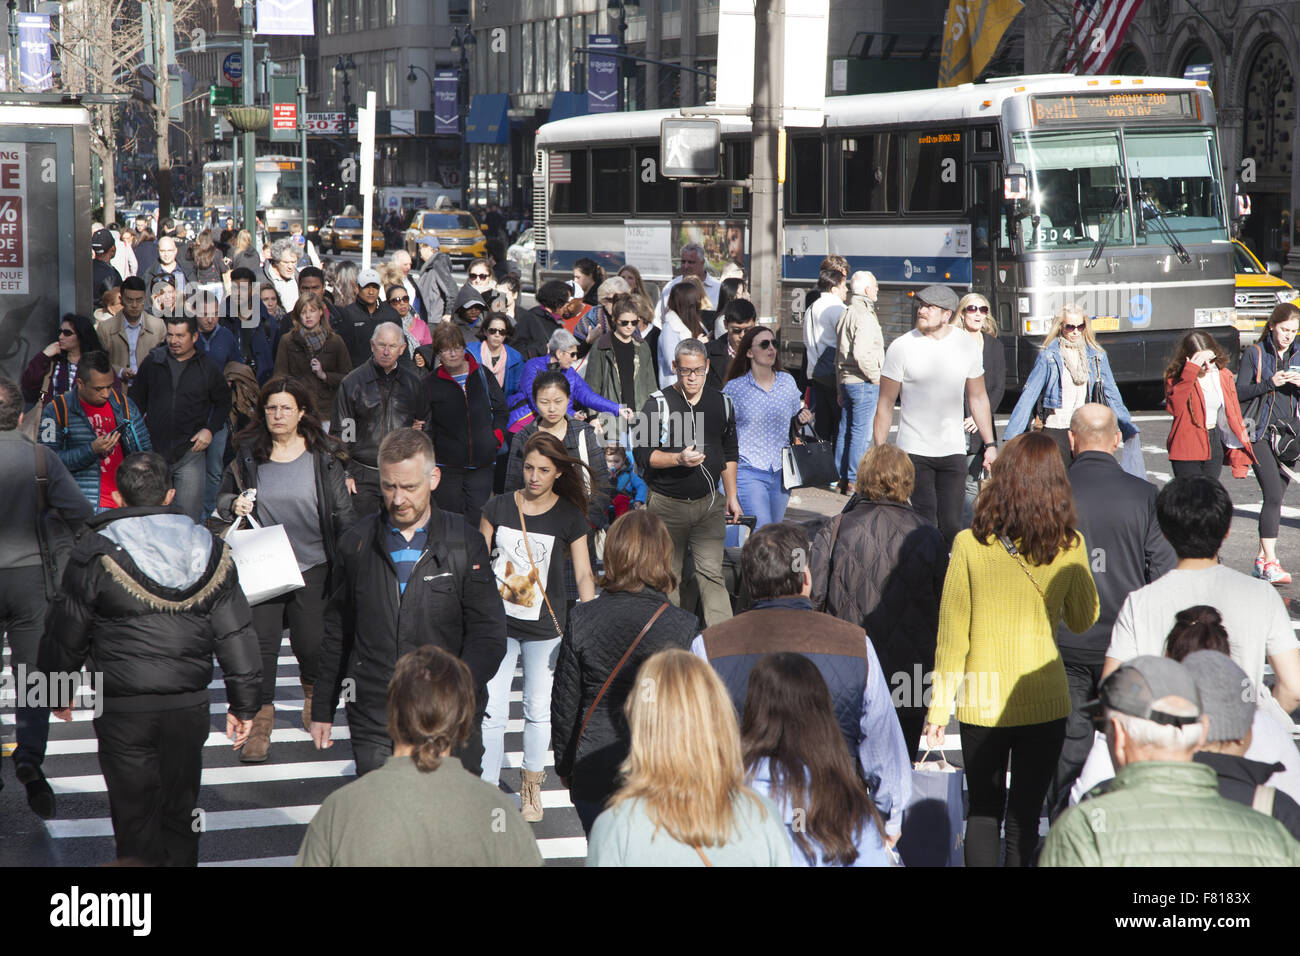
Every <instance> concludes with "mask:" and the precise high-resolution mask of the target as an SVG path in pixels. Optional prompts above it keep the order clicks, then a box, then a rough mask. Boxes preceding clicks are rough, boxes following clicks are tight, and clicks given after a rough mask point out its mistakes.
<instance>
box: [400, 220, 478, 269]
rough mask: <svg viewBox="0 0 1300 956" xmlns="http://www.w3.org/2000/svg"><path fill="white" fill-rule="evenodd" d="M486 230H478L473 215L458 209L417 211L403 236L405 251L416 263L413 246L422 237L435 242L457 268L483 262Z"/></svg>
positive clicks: (414, 246)
mask: <svg viewBox="0 0 1300 956" xmlns="http://www.w3.org/2000/svg"><path fill="white" fill-rule="evenodd" d="M486 231H487V226H480V225H479V223H478V220H477V219H475V218H474V214H473V213H469V212H465V211H464V210H461V209H421V210H419V211H418V212H416V214H415V217H414V218H413V219H412V220H411V225H410V226H409V227H408V228H407V230H406V233H405V236H404V244H405V247H406V251H407V252H409V253H410V254H411V258H412V259H414V260H415V261H416V262H419V261H420V260H419V258H418V252H417V250H416V244H417V243H418V242H419V241H420V240H421V239H423V238H425V237H426V236H433V237H434V238H436V239H437V240H438V247H439V249H440V250H441V251H442V252H445V253H447V255H448V256H450V257H451V261H452V262H453V263H454V264H455V265H458V266H468V265H469V264H470V263H471V262H473V261H474V260H475V259H486V258H487V237H486V236H484V235H483V233H485V232H486Z"/></svg>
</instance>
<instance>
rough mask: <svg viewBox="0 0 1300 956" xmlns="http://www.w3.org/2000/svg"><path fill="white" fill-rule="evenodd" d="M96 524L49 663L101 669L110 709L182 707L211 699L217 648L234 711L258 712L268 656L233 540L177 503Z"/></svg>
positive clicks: (72, 576) (111, 514) (47, 653)
mask: <svg viewBox="0 0 1300 956" xmlns="http://www.w3.org/2000/svg"><path fill="white" fill-rule="evenodd" d="M86 527H87V533H86V534H85V535H84V536H83V537H82V538H81V540H80V541H79V542H78V543H77V547H76V550H75V551H73V553H72V558H71V559H70V560H69V562H68V569H67V572H66V573H65V574H64V577H63V594H62V595H61V596H60V598H59V599H58V601H56V602H55V604H54V607H53V610H52V612H51V615H50V617H49V620H48V621H47V622H46V629H45V637H44V639H43V640H42V641H41V650H40V656H39V658H38V660H39V666H40V669H41V670H42V671H44V672H45V673H51V672H72V671H78V670H80V669H81V666H82V664H86V665H87V668H88V670H90V671H91V672H92V673H94V672H96V671H98V672H100V673H102V674H103V694H104V707H105V709H106V710H122V711H127V710H135V711H160V710H176V709H179V708H182V707H191V706H194V705H196V704H202V703H206V702H207V700H208V684H210V683H211V682H212V655H213V653H215V654H216V655H217V660H218V661H219V662H220V663H221V672H222V674H223V675H224V677H225V682H226V697H227V699H228V700H229V702H230V711H231V713H233V714H234V715H235V716H236V717H238V718H240V719H241V720H250V719H252V718H253V717H254V716H256V715H257V710H258V706H259V704H260V703H261V694H262V655H261V651H259V650H258V646H257V632H256V631H254V630H253V615H252V611H251V610H250V609H249V607H248V601H247V600H246V599H245V598H244V592H243V591H242V590H241V589H240V587H239V578H238V576H237V574H236V572H235V563H234V560H233V559H232V558H231V556H230V549H229V548H228V547H227V546H226V544H225V542H224V541H222V540H220V539H219V538H214V537H213V536H212V535H211V534H209V532H208V530H207V529H206V528H204V527H202V526H201V525H196V524H194V522H192V521H190V520H189V519H188V518H186V517H185V516H184V515H181V514H179V513H177V512H174V511H172V510H171V509H170V508H116V509H114V510H112V511H105V512H103V513H102V514H98V515H96V516H95V517H93V518H91V519H90V520H89V521H88V522H87V523H86ZM159 579H161V583H160V580H159ZM173 583H174V584H175V586H168V585H169V584H173Z"/></svg>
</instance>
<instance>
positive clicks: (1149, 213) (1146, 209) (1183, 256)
mask: <svg viewBox="0 0 1300 956" xmlns="http://www.w3.org/2000/svg"><path fill="white" fill-rule="evenodd" d="M1138 195H1139V196H1141V197H1142V199H1141V202H1140V203H1139V205H1138V209H1139V210H1141V212H1142V221H1143V222H1146V221H1147V219H1148V218H1150V219H1151V220H1152V221H1154V222H1155V223H1156V226H1157V230H1156V231H1157V232H1159V233H1160V235H1161V236H1163V237H1164V240H1165V242H1166V243H1168V244H1169V248H1171V249H1173V250H1174V255H1176V256H1178V261H1179V262H1181V263H1183V264H1184V265H1186V264H1187V263H1189V262H1191V261H1192V257H1191V254H1190V253H1189V252H1188V251H1187V248H1186V247H1185V246H1184V245H1183V244H1182V243H1181V242H1179V241H1178V237H1177V236H1176V235H1174V230H1173V227H1172V226H1170V225H1169V221H1168V220H1167V219H1165V214H1164V213H1163V212H1161V211H1160V207H1159V206H1157V205H1156V203H1155V200H1154V199H1152V198H1150V197H1149V196H1147V194H1146V190H1145V189H1144V188H1143V186H1142V177H1140V176H1139V177H1138Z"/></svg>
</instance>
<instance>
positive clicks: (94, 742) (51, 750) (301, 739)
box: [45, 726, 352, 757]
mask: <svg viewBox="0 0 1300 956" xmlns="http://www.w3.org/2000/svg"><path fill="white" fill-rule="evenodd" d="M330 737H331V739H333V740H351V739H352V732H351V731H350V730H348V728H347V727H338V726H336V727H335V728H334V731H333V733H332V734H330ZM310 741H311V734H309V733H307V731H305V730H302V729H301V728H298V729H294V728H285V729H279V730H273V731H271V743H273V744H299V743H310ZM203 746H205V747H229V746H230V738H229V737H227V736H226V735H225V734H223V733H221V732H220V731H216V730H214V731H213V732H212V733H210V734H208V739H207V740H206V741H204V743H203ZM93 753H99V740H98V738H95V737H89V738H84V739H82V738H79V739H77V740H51V741H50V742H49V743H48V744H47V745H46V747H45V756H47V757H51V756H55V755H58V756H61V757H62V756H69V755H72V754H93Z"/></svg>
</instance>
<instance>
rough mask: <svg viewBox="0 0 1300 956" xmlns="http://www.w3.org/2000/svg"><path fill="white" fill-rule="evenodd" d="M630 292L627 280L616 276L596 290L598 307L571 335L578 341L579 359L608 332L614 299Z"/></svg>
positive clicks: (583, 319) (588, 314)
mask: <svg viewBox="0 0 1300 956" xmlns="http://www.w3.org/2000/svg"><path fill="white" fill-rule="evenodd" d="M631 291H632V287H631V286H629V285H628V284H627V280H625V279H620V278H619V277H618V276H610V277H609V278H608V279H606V280H605V281H604V282H602V283H601V284H600V288H599V289H597V290H596V301H597V302H598V303H599V305H597V307H596V308H594V309H589V310H588V311H587V313H586V314H585V315H583V317H582V318H580V319H579V320H578V324H577V325H575V326H574V327H573V334H574V335H575V336H577V339H578V357H579V358H581V357H583V356H585V355H587V353H589V352H590V351H591V347H592V346H593V345H595V344H596V340H597V339H599V338H600V337H601V336H602V335H604V334H606V333H607V332H609V325H610V322H609V310H610V306H612V305H613V304H614V297H615V296H620V295H627V294H628V293H629V292H631Z"/></svg>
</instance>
